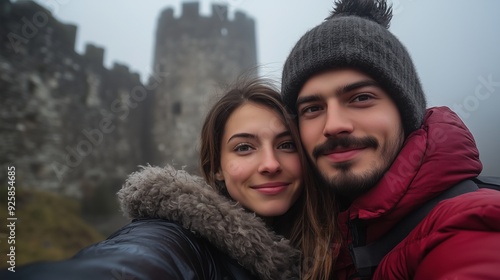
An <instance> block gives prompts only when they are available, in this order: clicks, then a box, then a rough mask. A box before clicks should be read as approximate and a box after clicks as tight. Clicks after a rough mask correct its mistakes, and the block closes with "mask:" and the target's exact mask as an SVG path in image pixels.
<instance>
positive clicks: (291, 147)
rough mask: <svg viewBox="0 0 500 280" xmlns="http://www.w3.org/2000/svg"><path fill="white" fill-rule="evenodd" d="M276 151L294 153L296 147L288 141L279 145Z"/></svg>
mask: <svg viewBox="0 0 500 280" xmlns="http://www.w3.org/2000/svg"><path fill="white" fill-rule="evenodd" d="M278 149H282V150H289V151H296V150H297V146H296V145H295V143H293V142H291V141H290V142H285V143H282V144H280V145H279V147H278Z"/></svg>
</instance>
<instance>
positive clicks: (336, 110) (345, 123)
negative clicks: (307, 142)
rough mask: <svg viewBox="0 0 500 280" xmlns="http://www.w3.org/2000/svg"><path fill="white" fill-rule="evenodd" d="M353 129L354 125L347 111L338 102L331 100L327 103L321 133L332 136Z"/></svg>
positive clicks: (350, 131)
mask: <svg viewBox="0 0 500 280" xmlns="http://www.w3.org/2000/svg"><path fill="white" fill-rule="evenodd" d="M353 129H354V126H353V122H352V120H351V116H350V115H349V112H347V110H345V109H344V108H342V106H341V105H340V104H335V103H333V102H332V104H328V107H327V112H326V121H325V126H324V128H323V135H324V136H325V137H332V136H335V135H339V134H349V133H352V131H353Z"/></svg>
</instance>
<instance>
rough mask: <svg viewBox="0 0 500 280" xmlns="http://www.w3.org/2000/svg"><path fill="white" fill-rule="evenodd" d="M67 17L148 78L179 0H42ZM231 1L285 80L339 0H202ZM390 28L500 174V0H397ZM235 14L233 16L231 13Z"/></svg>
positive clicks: (432, 93) (83, 38)
mask: <svg viewBox="0 0 500 280" xmlns="http://www.w3.org/2000/svg"><path fill="white" fill-rule="evenodd" d="M36 2H38V3H40V4H42V5H43V6H45V7H47V8H49V10H51V11H52V12H53V14H54V16H55V17H56V18H57V19H59V20H60V21H62V22H64V23H73V24H76V25H78V33H77V42H76V50H77V52H79V53H82V51H83V50H84V48H85V44H87V43H92V44H95V45H97V46H101V47H104V48H105V66H106V67H108V68H109V67H111V66H112V64H113V63H114V62H119V63H122V64H126V65H128V66H129V67H130V69H131V70H132V71H135V72H139V73H140V74H141V78H142V80H143V81H145V80H146V79H147V76H148V75H149V74H150V73H151V62H152V52H153V44H154V33H155V30H156V22H157V19H158V16H159V14H160V12H161V11H162V10H163V9H165V8H167V7H173V8H174V9H175V14H176V15H177V16H178V15H179V14H180V3H181V2H182V1H180V0H120V1H118V0H115V1H112V0H85V1H83V0H37V1H36ZM212 3H226V4H227V6H229V9H230V12H233V11H234V10H240V11H243V12H245V13H246V14H247V15H249V16H251V17H253V18H254V19H255V20H256V30H257V48H258V59H259V64H260V65H261V66H262V68H261V74H263V75H266V76H270V77H273V78H275V79H279V78H280V76H281V68H282V65H283V63H284V61H285V59H286V56H287V55H288V53H289V51H290V50H291V48H292V47H293V45H294V44H295V42H296V41H297V40H298V39H299V38H300V36H301V35H302V34H303V33H305V32H306V31H307V30H308V29H311V28H313V27H314V26H316V25H317V24H319V23H321V21H322V20H323V19H324V18H325V17H326V16H328V13H329V11H330V10H331V7H332V6H333V5H332V3H333V1H327V0H321V1H305V0H303V1H298V0H267V1H265V0H226V1H213V0H210V1H208V0H203V1H200V6H201V13H202V14H204V15H208V14H209V11H210V5H211V4H212ZM392 3H393V9H394V17H393V20H392V24H391V31H392V32H393V33H394V34H395V35H396V36H397V37H398V38H399V39H400V40H401V41H402V42H403V44H405V45H406V47H407V48H408V50H409V52H410V54H411V56H412V58H413V60H414V63H415V65H416V67H417V71H418V72H419V75H420V80H421V82H422V85H423V87H424V90H425V93H426V95H427V99H428V103H429V104H428V105H429V106H449V107H451V108H452V109H454V110H455V111H457V113H459V115H460V117H461V118H462V119H463V120H464V122H465V123H466V124H467V125H468V126H469V128H470V129H471V131H472V132H473V134H474V136H475V138H476V141H477V144H478V146H479V149H480V153H481V159H482V161H483V164H484V165H485V167H484V171H483V174H485V175H495V176H500V147H499V146H498V144H497V143H498V140H497V139H499V138H500V110H499V109H498V107H500V16H498V13H499V11H500V1H497V0H476V1H467V0H394V1H392ZM230 17H231V15H230Z"/></svg>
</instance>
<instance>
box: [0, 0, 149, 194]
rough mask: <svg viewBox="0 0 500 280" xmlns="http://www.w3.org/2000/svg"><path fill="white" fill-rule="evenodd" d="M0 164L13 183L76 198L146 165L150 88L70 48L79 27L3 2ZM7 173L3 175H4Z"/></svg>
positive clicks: (99, 57)
mask: <svg viewBox="0 0 500 280" xmlns="http://www.w3.org/2000/svg"><path fill="white" fill-rule="evenodd" d="M0 9H1V10H0V38H1V40H2V41H1V42H0V106H1V108H0V111H1V113H0V123H1V125H0V156H1V158H0V165H1V166H2V169H5V170H6V168H4V167H5V166H6V165H14V166H15V167H16V169H17V181H18V182H17V183H18V185H22V186H24V187H29V188H42V189H48V190H53V191H56V192H61V193H65V194H69V195H72V196H80V195H81V194H82V192H83V189H84V188H90V189H93V188H95V187H96V186H98V185H99V184H100V182H102V180H104V179H109V178H125V176H126V174H128V173H129V172H131V171H133V170H135V169H136V166H137V165H138V164H142V163H144V162H145V160H144V155H143V152H142V151H143V149H144V145H145V143H144V142H143V141H144V139H143V137H141V136H143V135H144V133H143V131H142V129H143V126H142V123H144V122H145V121H146V119H145V113H144V111H145V110H146V108H145V106H137V105H135V107H134V104H136V103H140V102H146V100H145V99H146V97H147V96H149V95H150V94H148V90H147V89H146V87H145V86H144V85H142V84H141V82H140V78H139V75H138V74H135V73H130V71H129V70H128V68H127V67H126V66H124V65H118V64H115V65H114V67H113V68H112V69H106V68H104V67H103V56H104V49H102V48H99V47H96V46H92V45H88V46H87V48H86V52H85V53H84V54H83V55H80V54H77V53H76V52H75V50H74V45H75V37H76V32H77V28H76V26H73V25H67V24H63V23H60V22H58V21H57V20H56V19H54V17H53V16H52V15H51V14H50V12H49V11H48V10H46V9H44V8H43V7H41V6H39V5H37V4H35V3H33V2H27V1H18V2H15V3H10V1H2V4H0ZM4 174H5V172H4V173H3V174H2V175H0V176H3V175H4Z"/></svg>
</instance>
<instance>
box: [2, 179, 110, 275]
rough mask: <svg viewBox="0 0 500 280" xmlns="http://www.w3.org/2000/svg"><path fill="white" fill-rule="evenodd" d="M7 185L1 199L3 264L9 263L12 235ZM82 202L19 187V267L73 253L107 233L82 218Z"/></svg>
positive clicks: (17, 212) (17, 204) (17, 196)
mask: <svg viewBox="0 0 500 280" xmlns="http://www.w3.org/2000/svg"><path fill="white" fill-rule="evenodd" d="M6 189H7V188H6V187H2V190H1V191H0V192H1V196H0V197H1V199H0V221H2V224H4V225H3V226H1V227H0V249H1V254H0V267H2V268H4V267H7V266H8V264H7V254H8V253H9V251H8V250H9V247H10V246H11V245H9V244H7V240H8V237H9V235H10V232H9V229H8V228H7V227H6V226H7V225H8V224H9V222H10V221H8V220H7V213H8V212H7V203H6V195H7V191H6ZM80 207H81V206H80V203H79V202H78V201H76V200H72V199H68V198H63V197H60V196H57V195H55V194H52V193H48V192H42V191H33V190H30V191H25V190H20V189H19V188H17V192H16V212H15V217H17V221H16V228H15V233H16V235H15V242H16V243H15V246H16V252H15V254H16V267H18V266H20V265H22V264H26V263H30V262H34V261H39V260H59V259H65V258H68V257H71V256H73V255H74V254H75V253H76V252H78V251H79V250H80V249H82V248H83V247H86V246H88V245H90V244H92V243H95V242H97V241H100V240H103V239H104V237H103V236H102V235H101V234H99V233H98V232H97V231H96V230H95V229H94V228H92V227H91V226H90V225H88V224H87V223H86V222H85V221H84V220H82V218H81V210H80Z"/></svg>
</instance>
